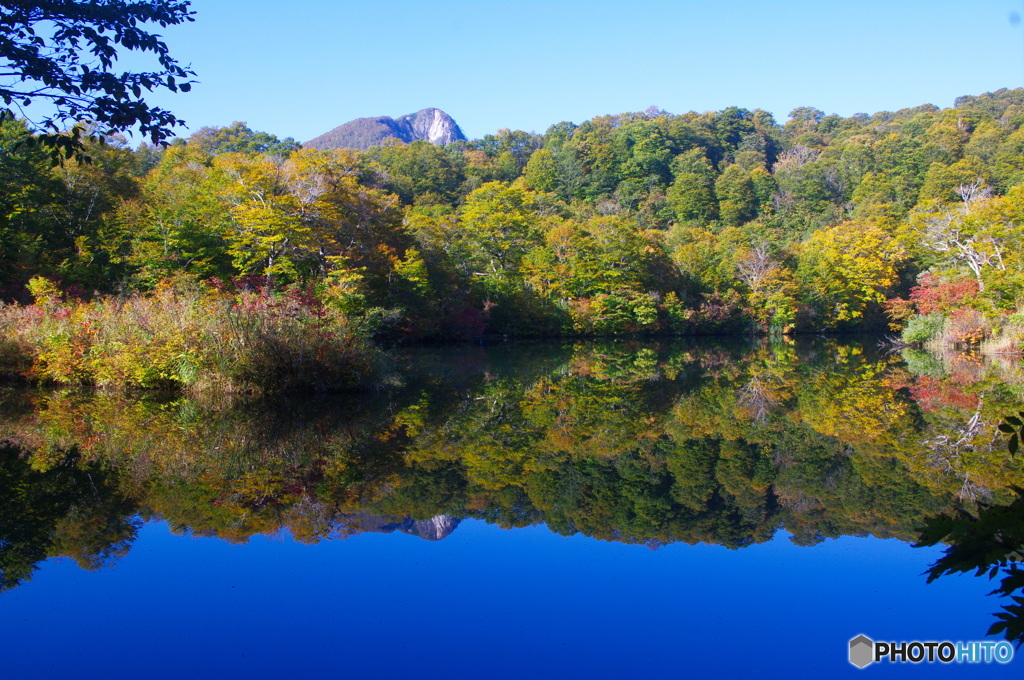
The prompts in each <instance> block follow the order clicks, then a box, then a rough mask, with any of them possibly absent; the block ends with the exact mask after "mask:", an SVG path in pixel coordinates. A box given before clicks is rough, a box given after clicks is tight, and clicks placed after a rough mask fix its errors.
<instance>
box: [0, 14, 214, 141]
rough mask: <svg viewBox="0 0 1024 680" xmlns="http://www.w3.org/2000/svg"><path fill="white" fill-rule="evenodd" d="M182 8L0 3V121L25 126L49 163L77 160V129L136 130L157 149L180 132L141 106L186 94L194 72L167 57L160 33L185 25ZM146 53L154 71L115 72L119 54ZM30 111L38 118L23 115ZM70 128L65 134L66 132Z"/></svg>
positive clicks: (167, 117)
mask: <svg viewBox="0 0 1024 680" xmlns="http://www.w3.org/2000/svg"><path fill="white" fill-rule="evenodd" d="M192 15H193V12H191V11H190V10H189V3H188V2H173V1H171V0H146V1H143V2H128V1H126V0H91V1H90V2H77V1H75V0H46V1H43V2H22V1H20V0H0V99H3V104H4V106H5V107H6V108H4V109H2V110H0V114H2V115H4V116H7V117H11V116H21V117H25V118H26V119H29V120H31V121H32V122H33V124H34V125H35V126H36V127H38V128H39V129H40V130H41V131H42V132H43V134H41V135H40V136H39V137H38V138H37V139H38V141H39V142H40V143H41V144H43V145H44V146H47V147H49V148H50V149H51V151H52V153H53V154H54V156H55V157H56V156H58V155H63V156H64V157H66V158H70V157H72V156H74V155H79V156H82V155H83V152H84V143H83V141H82V139H81V134H82V131H81V128H80V127H78V126H77V124H78V123H80V122H89V123H91V124H92V125H93V126H94V127H93V128H92V132H93V133H94V134H99V135H101V136H103V135H111V134H114V133H116V132H124V131H129V130H134V129H138V131H139V132H140V133H141V134H142V135H144V136H146V137H148V138H149V139H150V140H152V142H153V143H160V142H163V141H164V140H166V139H167V138H168V137H170V136H171V135H172V130H173V128H174V127H176V126H178V125H181V124H182V121H181V120H179V119H178V118H177V117H176V116H175V115H174V114H173V113H171V112H170V111H168V110H166V109H163V108H160V107H158V106H153V105H151V104H149V103H147V101H146V99H145V96H146V93H148V92H152V91H154V90H158V89H168V90H170V91H172V92H177V91H182V92H187V91H188V90H189V89H190V87H191V82H192V81H191V80H190V78H191V77H192V76H194V75H195V74H194V72H193V71H191V70H190V69H189V68H187V67H185V66H182V65H180V64H179V63H178V62H177V61H176V60H175V59H174V58H173V57H171V55H170V52H169V49H168V47H167V44H166V43H165V42H164V41H163V40H162V39H161V36H160V35H158V34H156V33H154V32H152V31H150V30H148V29H147V28H146V26H147V25H152V24H155V25H158V26H160V27H161V28H166V27H167V26H172V25H177V24H181V23H184V22H187V21H192V20H193V19H192ZM123 51H129V52H140V53H151V54H152V56H153V57H154V59H155V60H156V64H155V65H154V68H153V70H146V71H120V70H119V69H118V68H117V61H118V56H119V52H123ZM30 106H37V107H38V109H33V110H39V111H41V112H42V113H41V117H36V118H35V119H33V117H32V116H30V115H28V112H27V111H26V109H27V108H28V107H30ZM69 123H71V124H75V126H74V128H73V129H72V131H70V132H69V133H65V128H66V127H67V126H68V124H69Z"/></svg>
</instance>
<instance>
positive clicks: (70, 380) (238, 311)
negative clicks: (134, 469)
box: [0, 280, 376, 392]
mask: <svg viewBox="0 0 1024 680" xmlns="http://www.w3.org/2000/svg"><path fill="white" fill-rule="evenodd" d="M37 291H38V292H37ZM33 292H36V294H37V302H36V304H35V305H31V306H28V307H18V306H9V307H4V308H0V328H2V329H4V330H7V331H8V332H7V333H5V334H4V341H3V342H2V343H0V362H2V367H3V369H4V370H5V371H7V372H9V373H20V374H21V375H23V376H25V377H27V378H30V379H33V380H38V381H42V382H51V383H58V384H65V385H96V386H100V387H112V388H170V389H183V388H192V389H204V390H205V389H214V390H218V389H220V390H245V391H260V392H262V391H275V390H281V389H294V388H306V389H318V390H326V389H339V388H340V389H345V388H355V387H359V386H361V385H362V386H365V385H367V384H368V382H369V381H370V379H371V378H372V375H373V374H374V373H375V370H376V361H375V356H376V353H375V350H373V349H371V346H370V344H369V341H368V340H367V339H366V338H365V336H364V333H363V332H362V331H361V330H360V329H358V328H356V327H354V326H353V325H352V324H351V323H350V321H349V319H348V317H347V316H346V315H345V314H344V313H343V312H341V311H339V310H337V309H334V308H331V307H328V306H325V305H323V304H322V303H321V301H320V300H319V299H318V298H316V297H315V296H313V295H312V294H308V293H302V292H299V291H288V292H285V293H281V294H279V295H277V296H271V295H268V294H264V293H255V292H241V293H237V294H227V293H222V292H219V291H217V290H215V289H212V288H205V287H200V286H198V285H195V284H193V283H190V282H188V281H178V282H165V283H164V284H162V285H160V286H158V288H157V289H156V290H155V291H154V292H153V293H152V294H150V295H146V296H141V295H133V296H129V297H124V298H121V297H110V298H100V299H97V300H94V301H92V302H88V303H86V302H77V301H62V300H60V298H59V297H58V296H57V294H55V293H53V291H50V290H49V289H48V287H47V286H46V285H45V283H44V282H41V281H38V280H37V281H36V282H35V283H34V284H33ZM51 293H53V294H51Z"/></svg>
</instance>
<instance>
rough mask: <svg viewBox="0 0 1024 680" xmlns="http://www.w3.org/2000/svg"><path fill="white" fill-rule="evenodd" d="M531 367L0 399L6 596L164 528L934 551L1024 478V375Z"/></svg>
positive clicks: (830, 345)
mask: <svg viewBox="0 0 1024 680" xmlns="http://www.w3.org/2000/svg"><path fill="white" fill-rule="evenodd" d="M524 349H530V348H524V347H518V348H512V347H506V346H503V345H497V346H492V347H479V346H471V347H469V348H465V347H456V348H446V347H439V346H435V347H416V348H410V351H409V353H408V355H406V356H403V357H399V359H398V360H399V363H403V364H408V366H403V370H404V372H405V374H406V375H407V376H408V382H407V384H406V386H405V387H404V388H403V389H400V390H393V391H389V392H380V393H374V394H371V395H357V396H353V395H341V394H338V395H327V396H324V395H316V396H314V395H311V396H307V397H298V398H297V397H295V396H289V397H288V398H285V399H281V398H276V397H269V398H267V399H263V400H235V401H225V400H223V399H222V398H219V397H214V398H211V395H206V396H201V397H196V396H183V395H170V396H171V397H173V398H168V395H166V394H165V395H163V396H160V395H156V394H147V395H144V397H143V398H141V399H140V398H138V397H136V396H134V395H124V394H123V393H120V392H117V391H101V390H88V389H87V390H82V389H72V388H64V389H56V390H54V389H40V390H29V391H26V390H23V389H20V388H5V389H0V425H2V428H3V431H5V432H6V433H7V435H6V438H5V441H4V442H3V443H0V498H3V499H4V503H3V504H0V545H3V546H4V550H2V551H0V592H2V591H3V590H4V589H7V588H11V587H14V586H16V585H17V584H18V583H21V582H23V581H24V580H26V579H28V578H30V577H31V574H32V573H33V572H34V570H35V568H36V565H37V564H38V563H39V562H40V561H41V560H43V559H45V558H46V557H52V556H56V555H64V556H69V557H73V558H74V559H75V560H76V561H77V562H78V564H80V565H81V566H83V567H85V568H89V569H93V568H98V567H101V566H105V565H109V564H112V563H114V562H116V561H117V559H119V558H120V557H121V556H123V555H124V554H125V553H127V552H128V551H129V550H130V548H131V546H132V544H133V542H134V540H135V537H136V534H137V532H138V529H139V527H140V526H141V524H142V523H143V521H144V520H147V519H163V520H164V521H167V522H168V523H169V524H170V526H171V527H172V529H173V530H174V531H176V532H179V533H185V534H191V535H195V536H216V537H219V538H221V539H223V540H227V541H231V542H245V541H248V540H249V539H250V538H251V537H252V536H254V535H256V534H267V535H273V534H277V533H279V532H284V531H287V532H288V533H289V534H290V535H291V536H293V537H294V538H295V539H296V540H298V541H302V542H308V543H316V542H320V541H325V540H331V539H337V538H344V537H347V536H351V535H355V534H359V533H363V532H368V531H381V530H385V531H387V530H395V529H394V528H395V527H396V526H401V525H402V522H403V520H408V519H414V520H419V521H429V520H430V519H431V518H436V517H440V516H444V517H447V518H450V520H451V521H450V522H448V526H449V527H451V526H452V524H457V522H458V521H459V520H461V519H465V518H471V519H478V520H483V521H486V522H489V523H494V524H497V525H499V526H502V527H506V528H510V527H524V526H532V525H537V524H540V523H544V524H545V525H546V526H547V527H548V528H550V529H551V530H552V531H554V532H557V533H560V534H563V535H567V536H568V535H573V534H576V533H580V534H583V535H586V536H591V537H594V538H598V539H601V540H607V541H615V542H619V543H627V544H637V545H647V546H648V547H650V548H658V547H660V546H662V545H669V544H672V543H677V542H686V543H690V544H693V543H698V542H704V543H711V544H716V545H724V546H728V547H730V548H743V547H746V546H750V545H754V544H758V543H763V542H766V541H768V540H770V539H771V538H772V537H773V536H775V535H776V533H777V532H778V531H780V530H782V529H784V530H785V531H787V532H788V533H789V535H790V540H792V541H794V542H795V543H797V544H800V545H814V544H817V543H820V542H821V541H823V540H824V539H826V538H830V537H837V536H843V535H856V536H866V535H872V536H876V537H880V538H893V537H894V538H899V539H901V540H914V539H915V537H916V536H917V530H918V528H919V527H920V526H921V524H922V523H923V522H924V520H925V518H926V517H930V516H934V515H936V514H937V513H941V512H948V513H955V512H958V511H961V510H963V508H965V507H966V508H972V507H974V504H975V503H999V504H1002V503H1005V502H1007V501H1008V499H1012V498H1013V493H1012V492H1011V491H1010V490H1009V489H1008V488H1007V487H1008V486H1009V485H1011V484H1013V483H1015V481H1016V480H1019V479H1020V475H1021V471H1022V470H1024V460H1022V459H1021V457H1020V456H1017V457H1016V458H1014V457H1011V456H1010V454H1009V453H1008V452H1007V450H1006V447H1005V445H1004V443H1003V438H1002V436H1001V435H999V434H998V433H995V429H994V426H995V423H996V422H998V421H999V419H1000V417H1001V414H1002V413H1005V412H1006V410H1007V409H1008V408H1010V407H1011V406H1012V405H1015V404H1018V403H1019V399H1020V384H1021V378H1020V371H1019V367H1016V366H1010V365H1009V364H1007V365H1005V366H999V365H997V364H991V363H986V362H982V361H980V360H978V358H977V357H975V360H973V361H957V362H956V363H955V364H953V365H950V366H947V367H944V368H945V369H946V370H945V371H936V370H935V369H936V367H934V366H929V365H928V363H927V359H925V358H923V357H918V358H916V359H915V357H914V356H913V355H910V356H907V357H899V356H896V355H885V354H884V353H882V352H877V351H873V349H872V348H871V347H870V346H869V347H868V348H864V346H863V345H862V344H860V343H856V342H853V343H844V342H838V341H836V340H832V339H825V340H823V339H820V338H808V339H801V340H799V341H795V342H786V343H766V342H753V343H751V342H733V343H727V342H715V343H707V342H703V343H701V342H688V341H673V342H666V343H656V342H637V341H627V342H619V343H609V342H603V343H594V342H587V343H574V344H571V345H570V344H557V345H556V344H555V343H535V347H533V348H532V351H523V350H524ZM927 356H931V355H927ZM456 357H457V359H456ZM455 361H457V362H458V366H457V367H456V366H453V365H452V364H453V362H455ZM432 538H434V539H436V538H443V536H436V535H434V536H432Z"/></svg>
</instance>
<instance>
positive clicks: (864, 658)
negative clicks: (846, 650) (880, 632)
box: [850, 635, 875, 668]
mask: <svg viewBox="0 0 1024 680" xmlns="http://www.w3.org/2000/svg"><path fill="white" fill-rule="evenodd" d="M874 660H875V643H874V642H873V641H872V640H871V638H869V637H868V636H866V635H858V636H857V637H855V638H853V639H852V640H850V663H852V664H853V665H854V666H856V667H857V668H865V667H867V665H868V664H870V663H871V662H872V661H874Z"/></svg>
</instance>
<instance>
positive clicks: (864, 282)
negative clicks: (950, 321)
mask: <svg viewBox="0 0 1024 680" xmlns="http://www.w3.org/2000/svg"><path fill="white" fill-rule="evenodd" d="M798 254H799V265H798V268H797V278H798V281H799V287H800V290H801V291H802V293H803V296H804V303H805V305H807V308H808V311H809V312H810V313H811V314H812V319H811V323H812V324H814V325H816V326H823V327H834V326H837V325H839V324H842V323H846V322H850V321H856V320H859V319H862V318H864V316H865V314H866V313H867V312H868V311H869V310H871V309H872V308H874V309H877V308H878V307H879V306H880V305H881V303H883V302H884V301H885V299H886V293H888V292H889V291H890V290H891V289H892V287H893V286H894V285H896V283H897V282H898V280H899V272H898V267H899V266H900V264H901V263H902V262H903V261H904V260H905V259H906V252H905V251H904V249H903V248H902V247H901V246H900V244H899V243H897V242H896V240H895V239H893V238H892V237H891V236H889V235H888V234H887V233H886V232H884V231H883V230H882V229H880V228H879V227H877V226H875V225H872V224H863V223H859V222H844V223H842V224H840V225H837V226H835V227H830V228H828V229H821V230H819V231H816V232H814V234H812V235H811V237H810V238H809V239H807V240H806V241H804V242H803V243H802V244H800V246H799V253H798Z"/></svg>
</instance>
